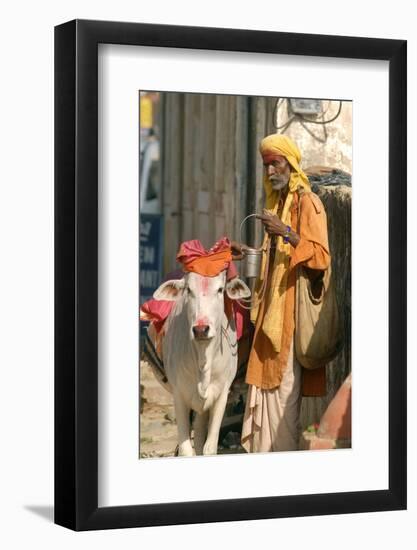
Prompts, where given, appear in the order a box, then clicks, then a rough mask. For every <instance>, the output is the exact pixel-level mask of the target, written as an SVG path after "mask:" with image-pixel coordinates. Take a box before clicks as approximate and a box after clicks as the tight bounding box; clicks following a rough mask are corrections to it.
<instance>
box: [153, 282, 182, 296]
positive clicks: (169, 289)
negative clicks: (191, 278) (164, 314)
mask: <svg viewBox="0 0 417 550" xmlns="http://www.w3.org/2000/svg"><path fill="white" fill-rule="evenodd" d="M183 288H184V279H172V280H170V281H165V283H162V285H161V286H160V287H159V288H157V289H156V290H155V292H154V293H153V297H154V298H155V300H169V301H174V300H177V299H178V298H179V296H180V294H181V292H182V289H183Z"/></svg>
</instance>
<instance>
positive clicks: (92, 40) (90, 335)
mask: <svg viewBox="0 0 417 550" xmlns="http://www.w3.org/2000/svg"><path fill="white" fill-rule="evenodd" d="M98 44H123V45H143V46H160V47H168V48H193V49H203V50H210V51H213V52H214V51H215V50H223V51H239V52H259V53H277V54H290V55H303V56H321V57H340V58H353V59H373V60H387V61H388V62H389V274H388V275H389V403H388V407H389V488H388V489H387V490H377V491H358V492H345V493H332V494H304V495H296V496H273V497H261V498H245V499H232V500H231V499H229V500H215V501H212V500H209V501H198V502H180V503H168V504H144V505H135V506H131V505H129V506H117V507H98V498H97V494H98V466H97V465H98V448H97V435H98V408H97V407H98V350H97V336H98V317H97V308H98V291H97V276H98V250H97V247H98V202H97V201H98V132H97V128H98V108H97V106H98V77H97V74H98V65H97V59H98V56H97V52H98ZM406 47H407V43H406V41H404V40H387V39H374V38H355V37H342V36H323V35H311V34H289V33H280V32H265V31H253V30H238V29H219V28H198V27H181V26H166V25H150V24H142V23H118V22H107V21H85V20H74V21H70V22H68V23H64V24H62V25H59V26H57V27H56V28H55V522H56V523H57V524H60V525H63V526H65V527H68V528H70V529H74V530H91V529H108V528H125V527H140V526H155V525H171V524H185V523H204V522H216V521H237V520H251V519H262V518H280V517H295V516H310V515H325V514H341V513H354V512H371V511H387V510H403V509H405V508H406V467H407V464H406V455H407V453H406V431H407V424H406V395H407V394H406V226H407V220H406V211H407V209H406V136H407V128H406V113H407V107H406Z"/></svg>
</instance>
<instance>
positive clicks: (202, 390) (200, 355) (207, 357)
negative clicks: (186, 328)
mask: <svg viewBox="0 0 417 550" xmlns="http://www.w3.org/2000/svg"><path fill="white" fill-rule="evenodd" d="M220 341H221V329H220V330H219V331H218V332H217V334H216V336H214V337H213V338H211V339H210V340H208V341H207V342H205V341H202V340H200V341H199V342H197V341H194V342H193V348H194V352H195V354H196V359H197V364H198V371H199V377H198V378H199V381H198V386H197V388H198V393H199V395H200V397H201V398H202V399H207V397H208V388H209V385H210V380H211V367H212V362H213V357H214V355H215V353H216V352H217V350H218V349H219V346H220Z"/></svg>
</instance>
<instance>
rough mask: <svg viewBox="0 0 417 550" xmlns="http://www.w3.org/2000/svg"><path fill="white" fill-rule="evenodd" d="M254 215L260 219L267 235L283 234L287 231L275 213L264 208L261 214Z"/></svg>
mask: <svg viewBox="0 0 417 550" xmlns="http://www.w3.org/2000/svg"><path fill="white" fill-rule="evenodd" d="M256 217H257V218H258V220H261V221H262V223H263V224H264V229H265V231H266V232H267V233H268V235H285V233H286V232H287V226H286V225H285V223H284V222H283V221H281V220H280V219H279V218H278V216H277V215H276V214H270V213H269V212H268V211H266V210H265V209H264V211H263V214H257V215H256Z"/></svg>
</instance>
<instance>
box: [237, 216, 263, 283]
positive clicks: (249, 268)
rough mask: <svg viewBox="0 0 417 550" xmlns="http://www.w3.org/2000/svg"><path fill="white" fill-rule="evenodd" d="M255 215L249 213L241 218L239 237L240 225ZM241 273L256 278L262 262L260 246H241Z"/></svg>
mask: <svg viewBox="0 0 417 550" xmlns="http://www.w3.org/2000/svg"><path fill="white" fill-rule="evenodd" d="M253 216H256V214H249V216H246V218H244V219H243V220H242V223H241V224H240V238H241V240H242V226H243V224H244V223H245V221H246V220H247V219H248V218H251V217H253ZM242 253H243V258H242V270H243V273H242V275H243V276H244V277H247V278H248V279H252V278H256V277H258V276H259V274H260V272H261V263H262V248H252V247H250V246H245V247H242Z"/></svg>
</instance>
